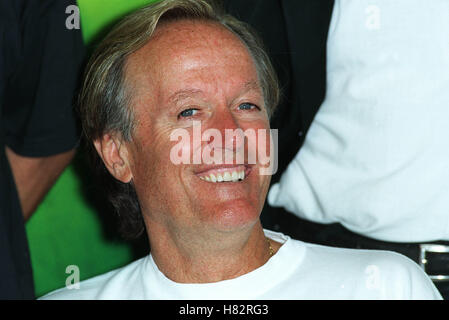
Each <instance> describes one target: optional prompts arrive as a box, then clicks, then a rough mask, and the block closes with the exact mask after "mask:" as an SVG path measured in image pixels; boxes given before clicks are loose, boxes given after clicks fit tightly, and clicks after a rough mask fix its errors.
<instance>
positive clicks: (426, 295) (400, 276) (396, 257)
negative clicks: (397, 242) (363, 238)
mask: <svg viewBox="0 0 449 320" xmlns="http://www.w3.org/2000/svg"><path fill="white" fill-rule="evenodd" d="M305 246H306V253H305V257H304V258H305V259H304V260H305V262H306V263H307V264H308V266H309V269H313V270H314V272H318V273H321V274H331V275H333V276H334V277H338V278H339V283H348V284H351V287H352V288H354V291H353V292H354V295H356V297H355V298H358V297H361V298H362V299H363V297H375V298H380V299H441V295H440V294H439V292H438V290H437V289H436V288H435V286H434V284H433V283H432V281H431V280H430V278H429V277H428V276H427V275H426V274H425V273H424V271H423V270H422V268H420V267H419V266H418V265H417V264H416V263H415V262H414V261H412V260H411V259H409V258H407V257H405V256H403V255H401V254H398V253H395V252H391V251H380V250H360V249H346V248H335V247H328V246H321V245H316V244H309V243H305ZM357 296H358V297H357Z"/></svg>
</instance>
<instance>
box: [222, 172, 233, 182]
mask: <svg viewBox="0 0 449 320" xmlns="http://www.w3.org/2000/svg"><path fill="white" fill-rule="evenodd" d="M223 181H232V176H231V174H230V173H229V172H227V171H226V172H225V173H224V174H223Z"/></svg>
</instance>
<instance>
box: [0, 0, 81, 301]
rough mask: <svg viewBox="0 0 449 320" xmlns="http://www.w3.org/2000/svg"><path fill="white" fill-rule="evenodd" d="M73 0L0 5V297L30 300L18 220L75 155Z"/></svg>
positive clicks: (77, 41)
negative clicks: (68, 11)
mask: <svg viewBox="0 0 449 320" xmlns="http://www.w3.org/2000/svg"><path fill="white" fill-rule="evenodd" d="M73 4H76V3H75V1H74V0H42V1H29V0H28V1H27V0H4V1H1V2H0V48H1V49H0V50H1V51H0V299H33V298H34V285H33V277H32V271H31V263H30V257H29V252H28V243H27V239H26V234H25V228H24V221H26V219H28V218H29V217H30V215H31V214H32V213H33V211H34V210H35V209H36V207H37V205H38V204H39V202H40V201H41V200H42V198H43V196H44V195H45V193H46V192H47V191H48V190H49V188H50V187H51V186H52V184H53V183H54V182H55V180H56V178H57V177H58V176H59V174H60V173H61V172H62V170H63V169H64V168H65V167H66V166H67V164H68V163H69V162H70V160H71V159H72V157H73V155H74V152H75V151H74V149H75V147H76V145H77V143H78V137H79V135H78V132H77V131H78V130H77V124H76V121H75V117H74V115H73V111H72V107H73V101H74V92H75V89H76V86H77V78H78V75H79V72H80V70H81V69H80V67H81V63H82V61H83V59H84V45H83V42H82V37H81V31H80V30H79V29H78V30H76V29H72V30H69V29H67V27H66V24H65V21H66V19H67V17H68V15H67V14H66V8H67V7H68V6H70V5H73Z"/></svg>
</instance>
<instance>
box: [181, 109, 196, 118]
mask: <svg viewBox="0 0 449 320" xmlns="http://www.w3.org/2000/svg"><path fill="white" fill-rule="evenodd" d="M197 112H198V109H194V108H190V109H186V110H184V111H182V112H180V113H179V114H178V119H181V118H189V117H192V116H194V115H195V114H196V113H197Z"/></svg>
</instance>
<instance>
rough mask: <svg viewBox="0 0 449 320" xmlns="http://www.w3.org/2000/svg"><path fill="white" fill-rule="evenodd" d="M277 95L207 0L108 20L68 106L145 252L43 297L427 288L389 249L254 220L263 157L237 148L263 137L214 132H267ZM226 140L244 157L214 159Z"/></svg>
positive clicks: (420, 294) (265, 66)
mask: <svg viewBox="0 0 449 320" xmlns="http://www.w3.org/2000/svg"><path fill="white" fill-rule="evenodd" d="M278 96H279V92H278V87H277V81H276V76H275V73H274V71H273V68H272V66H271V64H270V61H269V59H268V57H267V55H266V54H265V53H264V51H263V49H262V47H261V45H260V44H259V42H258V41H257V39H256V37H255V36H254V35H253V34H252V33H251V31H249V29H247V27H246V26H245V25H244V24H242V23H240V22H239V21H238V20H236V19H234V18H232V17H231V16H228V15H225V14H223V13H221V12H220V11H219V10H218V9H217V8H215V6H213V5H211V4H210V3H209V2H207V1H198V0H165V1H161V2H157V3H155V4H152V5H149V6H147V7H145V8H143V9H140V10H138V11H136V12H134V13H133V14H131V15H129V16H128V17H126V18H125V19H124V20H123V21H122V22H120V23H119V24H118V25H117V26H116V27H115V28H114V29H113V31H111V33H110V34H109V35H108V36H107V37H106V38H105V40H103V42H102V43H101V44H100V45H99V47H98V48H97V50H96V52H95V53H94V54H93V56H92V57H91V60H90V63H89V65H88V68H87V73H86V77H85V82H84V86H83V89H82V93H81V102H80V103H81V105H80V113H81V118H82V121H83V128H84V133H85V134H86V138H87V139H88V140H89V141H92V143H93V146H94V148H95V150H96V151H97V153H98V155H99V157H100V158H101V160H102V161H103V163H104V166H105V168H106V169H107V171H108V172H109V173H110V174H111V175H112V176H113V177H114V178H115V179H116V180H117V181H118V183H119V185H120V186H123V187H124V188H125V190H126V195H128V194H132V192H135V194H136V196H137V201H138V202H137V203H134V205H131V204H130V203H131V200H130V199H131V198H130V197H129V198H125V195H122V196H120V197H118V196H116V197H115V200H116V201H115V205H117V206H120V205H122V207H121V208H122V209H124V208H125V209H127V210H123V211H122V212H120V214H121V215H122V216H123V215H127V214H128V215H129V214H134V216H133V217H136V216H140V217H142V221H143V223H144V227H145V229H144V230H145V231H146V233H147V235H148V238H149V241H150V246H151V254H150V255H149V256H147V257H145V258H142V259H140V260H138V261H136V262H134V263H131V264H130V265H128V266H125V267H124V268H121V269H118V270H115V271H111V272H109V273H107V274H104V275H101V276H98V277H95V278H92V279H90V280H86V281H83V282H81V283H80V284H79V289H75V290H73V289H70V288H63V289H60V290H57V291H55V292H53V293H50V294H48V295H47V296H45V297H44V299H440V298H441V296H440V295H439V293H438V291H437V290H436V288H435V287H434V285H433V284H432V282H431V281H430V279H429V278H428V277H427V276H426V275H425V273H424V272H423V271H422V270H421V269H420V268H419V267H418V266H417V265H416V264H415V263H414V262H412V261H411V260H409V259H408V258H406V257H403V256H401V255H398V254H395V253H389V252H382V251H361V250H350V249H339V248H330V247H323V246H319V245H314V244H307V243H304V242H300V241H297V240H293V239H290V238H289V237H288V236H286V235H283V234H280V233H274V232H272V231H269V230H264V229H263V228H262V225H261V223H260V220H259V215H260V212H261V210H262V207H263V204H264V202H265V198H266V194H267V191H268V186H269V182H270V175H268V174H266V173H267V171H265V170H264V169H266V168H267V167H269V163H265V162H264V163H262V162H261V159H260V158H257V161H256V162H255V163H253V162H251V161H250V157H249V155H250V153H251V150H252V147H253V146H257V148H258V150H257V154H259V151H261V150H260V149H264V148H267V147H269V146H270V144H271V143H272V142H271V141H270V140H266V141H269V142H266V143H265V144H260V143H255V140H254V139H253V138H254V137H251V136H246V135H245V137H244V139H242V138H240V136H238V135H227V134H226V130H235V129H241V130H243V131H245V132H247V131H246V130H254V131H255V132H262V133H263V135H266V134H267V133H269V116H270V114H271V113H272V112H273V109H274V108H275V107H276V105H277V101H278ZM198 128H199V129H198ZM209 129H210V130H209ZM196 130H201V131H200V133H201V135H200V139H199V140H198V139H197V138H198V137H196V138H195V132H196ZM208 130H209V131H208ZM174 133H183V134H184V133H187V136H188V137H187V139H183V137H184V136H182V135H176V139H173V135H174ZM192 135H193V139H192V138H191V137H192ZM179 137H181V141H179ZM257 138H258V139H260V138H261V136H257ZM265 138H266V136H265ZM259 141H260V140H259ZM226 151H227V152H228V153H226ZM184 152H186V153H187V154H188V157H187V160H186V158H182V159H183V161H180V162H179V161H174V160H176V159H178V158H177V156H178V155H179V153H181V154H184ZM205 152H206V153H208V154H209V155H211V156H213V157H214V162H213V163H212V164H211V163H209V162H207V161H205V160H204V154H205ZM229 152H231V153H232V154H233V155H234V156H236V157H235V158H238V157H237V155H239V154H241V153H244V154H245V157H243V159H244V161H243V162H239V161H237V160H236V159H234V157H233V159H234V160H233V161H232V163H227V162H226V161H224V162H223V161H221V160H222V156H223V153H224V154H229ZM198 154H200V155H201V157H200V158H201V161H200V162H199V163H197V162H195V161H190V160H191V159H192V158H193V159H195V157H196V156H197V155H198ZM217 155H219V156H217ZM217 159H218V160H217ZM239 159H240V158H239ZM178 160H179V159H178ZM184 160H185V161H184ZM131 190H132V191H131ZM122 202H126V203H125V204H123V203H122ZM132 209H138V210H134V211H132ZM131 219H134V220H133V221H134V222H135V221H137V220H136V219H135V218H131ZM140 231H141V229H140V227H138V228H136V233H138V232H140Z"/></svg>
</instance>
